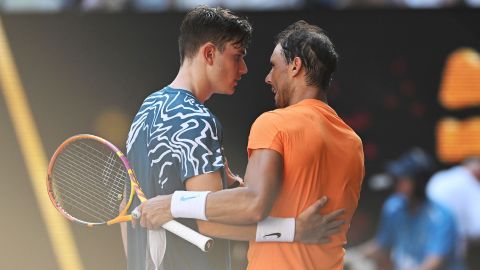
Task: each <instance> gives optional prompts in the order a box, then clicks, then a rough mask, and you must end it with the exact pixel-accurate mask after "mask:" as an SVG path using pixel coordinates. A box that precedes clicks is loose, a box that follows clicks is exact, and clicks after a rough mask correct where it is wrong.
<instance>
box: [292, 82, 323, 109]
mask: <svg viewBox="0 0 480 270" xmlns="http://www.w3.org/2000/svg"><path fill="white" fill-rule="evenodd" d="M292 93H293V95H292V97H291V98H290V102H289V103H290V105H293V104H296V103H298V102H300V101H302V100H304V99H318V100H320V101H322V102H324V103H327V95H326V94H325V92H324V91H322V90H320V89H319V88H318V87H316V86H307V85H298V86H296V88H295V89H294V90H293V91H292ZM327 104H328V103H327Z"/></svg>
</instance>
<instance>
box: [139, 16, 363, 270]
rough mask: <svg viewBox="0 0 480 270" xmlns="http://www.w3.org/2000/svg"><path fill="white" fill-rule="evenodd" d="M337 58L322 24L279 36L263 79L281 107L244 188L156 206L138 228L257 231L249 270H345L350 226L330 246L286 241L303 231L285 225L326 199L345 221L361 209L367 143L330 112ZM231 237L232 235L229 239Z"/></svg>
mask: <svg viewBox="0 0 480 270" xmlns="http://www.w3.org/2000/svg"><path fill="white" fill-rule="evenodd" d="M226 52H227V51H226ZM337 58H338V56H337V53H336V51H335V49H334V46H333V44H332V42H331V41H330V39H329V38H328V37H327V35H326V34H325V32H324V31H323V30H322V29H320V28H319V27H317V26H314V25H310V24H308V23H306V22H304V21H299V22H296V23H294V24H292V25H290V26H289V27H288V28H286V29H285V30H284V31H282V32H281V33H280V34H279V35H278V36H277V39H276V47H275V49H274V51H273V53H272V55H271V58H270V62H271V66H272V67H271V70H270V73H269V74H268V75H267V77H266V79H265V81H266V83H267V84H269V85H271V86H272V91H273V92H274V93H275V102H276V105H277V106H278V108H279V109H277V110H274V111H271V112H266V113H264V114H262V115H261V116H260V117H259V118H258V119H257V120H256V121H255V123H254V124H253V126H252V128H251V131H250V136H249V142H248V153H249V161H248V166H247V170H246V174H245V180H246V186H245V187H240V188H235V189H228V190H222V191H218V192H208V191H204V192H189V191H176V192H174V194H173V195H168V196H158V197H155V198H152V199H150V200H149V201H147V202H145V203H143V204H142V206H141V212H142V217H141V220H140V224H141V225H142V226H144V227H148V228H156V227H158V226H160V225H161V224H163V223H164V222H166V221H168V220H170V219H172V218H196V219H200V220H208V221H210V222H218V223H222V224H236V225H245V224H254V223H257V225H256V230H255V233H256V236H255V238H250V240H253V241H252V242H251V243H250V249H249V253H248V262H249V265H248V269H255V270H268V269H272V270H273V269H275V270H282V269H284V270H290V269H316V270H319V269H328V270H332V269H343V257H344V249H343V246H344V245H345V244H346V235H347V231H348V227H347V226H343V227H342V230H341V233H340V234H336V235H333V236H332V238H331V239H332V241H331V242H329V243H326V244H313V245H309V244H304V243H285V242H292V241H294V240H295V239H296V236H295V228H296V226H295V225H299V224H298V222H297V224H296V222H295V220H294V219H293V218H288V217H297V216H299V215H300V213H301V212H302V211H303V210H305V209H306V208H307V207H308V206H309V205H312V204H314V203H315V202H316V201H317V199H318V198H320V197H322V196H327V197H328V198H329V203H328V205H327V206H326V207H325V208H324V209H322V212H328V211H332V210H333V209H338V208H345V209H346V216H345V219H346V221H347V222H348V223H349V222H350V220H351V217H352V215H353V214H354V211H355V209H356V207H357V205H358V199H359V195H360V188H361V184H362V181H363V177H364V156H363V150H362V142H361V140H360V138H359V137H358V136H357V135H356V134H355V132H354V131H353V130H352V129H351V128H350V127H349V126H347V125H346V124H345V123H344V122H343V121H342V119H340V117H339V116H338V115H337V114H336V113H335V111H334V110H333V109H332V108H331V107H330V106H329V105H328V104H327V89H328V87H329V84H330V81H331V78H332V73H333V72H334V70H335V68H336V65H337ZM214 175H215V173H211V174H206V175H202V176H201V178H202V181H203V182H204V183H205V182H211V181H212V179H214V178H215V177H214ZM192 180H193V181H195V180H196V179H192ZM192 180H189V181H192ZM188 185H189V183H188V182H187V186H188ZM269 215H270V217H269ZM297 229H298V227H297ZM200 231H201V232H204V233H206V234H210V231H209V230H208V229H207V230H202V228H201V227H200ZM229 235H230V237H231V235H235V231H230V232H228V233H226V235H225V237H227V238H229ZM244 236H245V238H249V236H250V234H248V233H247V232H245V235H244ZM232 238H237V237H232ZM238 238H242V237H238ZM266 241H269V242H270V243H266ZM271 241H279V243H271ZM281 242H282V243H281Z"/></svg>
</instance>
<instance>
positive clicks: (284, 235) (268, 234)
mask: <svg viewBox="0 0 480 270" xmlns="http://www.w3.org/2000/svg"><path fill="white" fill-rule="evenodd" d="M294 239H295V218H274V217H267V218H266V219H264V220H262V221H260V222H258V223H257V234H256V241H257V242H293V240H294Z"/></svg>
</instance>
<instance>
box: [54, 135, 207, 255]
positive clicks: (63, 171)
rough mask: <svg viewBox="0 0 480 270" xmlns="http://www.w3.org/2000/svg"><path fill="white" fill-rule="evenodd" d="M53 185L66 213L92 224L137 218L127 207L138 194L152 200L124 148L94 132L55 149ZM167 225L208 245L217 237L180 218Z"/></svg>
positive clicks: (59, 207)
mask: <svg viewBox="0 0 480 270" xmlns="http://www.w3.org/2000/svg"><path fill="white" fill-rule="evenodd" d="M47 190H48V195H49V196H50V200H51V201H52V203H53V205H54V206H55V208H57V210H58V211H59V212H60V213H61V214H62V215H63V216H65V217H66V218H67V219H69V220H71V221H74V222H76V223H79V224H83V225H86V226H89V227H92V226H97V225H112V224H116V223H119V222H126V221H131V220H132V215H134V214H135V213H132V215H129V214H127V211H128V209H129V208H130V205H131V204H132V201H133V198H134V195H135V194H137V197H138V199H140V201H141V202H144V201H146V200H147V199H146V197H145V194H144V193H143V191H142V189H141V188H140V186H139V183H138V181H137V179H136V176H135V173H134V172H133V169H132V168H131V167H130V164H129V163H128V160H127V158H126V157H125V156H124V155H123V153H122V152H121V151H120V150H119V149H118V148H117V147H115V146H114V145H113V144H112V143H110V142H109V141H107V140H105V139H103V138H100V137H97V136H94V135H88V134H82V135H76V136H73V137H71V138H69V139H67V140H66V141H65V142H63V143H62V144H61V145H60V146H59V147H58V149H57V150H56V151H55V153H54V154H53V156H52V158H51V159H50V163H49V166H48V173H47ZM136 218H138V216H137V217H136ZM162 227H163V228H164V229H166V230H168V231H170V232H171V233H174V234H176V235H178V236H179V237H182V238H183V239H185V240H187V241H188V242H190V243H192V244H194V245H195V246H197V247H199V248H200V249H201V250H203V251H208V250H209V249H210V248H211V247H212V246H213V239H211V238H209V237H206V236H204V235H202V234H200V233H198V232H196V231H194V230H192V229H190V228H188V227H186V226H184V225H183V224H181V223H178V222H176V221H174V220H172V221H169V222H167V223H165V224H164V225H163V226H162Z"/></svg>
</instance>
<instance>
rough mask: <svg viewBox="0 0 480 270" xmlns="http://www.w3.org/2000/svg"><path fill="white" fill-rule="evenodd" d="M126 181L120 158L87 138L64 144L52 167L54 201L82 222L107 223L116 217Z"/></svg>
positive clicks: (100, 144) (126, 176)
mask: <svg viewBox="0 0 480 270" xmlns="http://www.w3.org/2000/svg"><path fill="white" fill-rule="evenodd" d="M127 181H128V182H129V181H130V180H129V176H128V173H127V171H126V169H125V167H124V165H123V162H121V160H120V158H119V157H118V156H117V155H116V154H115V153H114V152H113V151H112V150H110V149H109V148H108V147H106V146H105V145H103V144H102V143H100V142H97V141H95V140H90V139H82V140H79V141H74V142H72V143H70V144H69V145H67V146H66V147H65V148H64V150H63V151H62V152H61V153H60V154H59V155H58V157H57V160H56V162H55V165H54V168H53V170H52V187H53V191H54V194H55V198H56V201H57V203H58V204H59V206H60V207H62V208H63V210H64V211H66V212H67V213H68V214H69V215H71V216H73V217H75V218H77V219H79V220H82V221H85V222H106V221H108V220H111V219H113V218H115V217H116V216H118V214H119V211H120V205H121V202H122V200H123V199H124V197H125V194H124V192H125V185H126V184H127ZM128 185H129V183H128Z"/></svg>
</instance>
